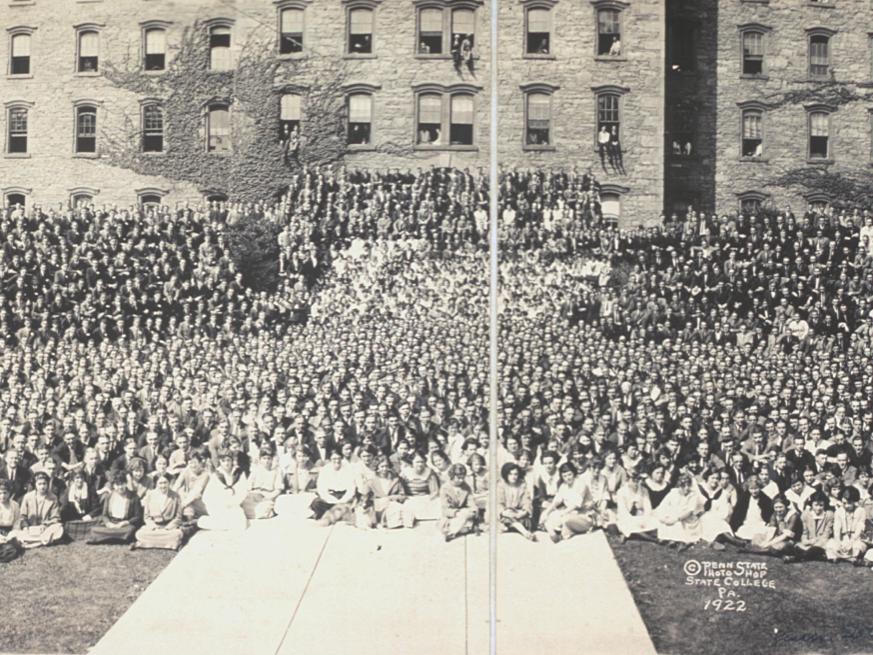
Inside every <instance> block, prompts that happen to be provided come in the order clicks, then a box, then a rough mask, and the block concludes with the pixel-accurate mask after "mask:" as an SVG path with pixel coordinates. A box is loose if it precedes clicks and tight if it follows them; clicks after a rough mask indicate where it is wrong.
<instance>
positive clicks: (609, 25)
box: [597, 9, 620, 34]
mask: <svg viewBox="0 0 873 655" xmlns="http://www.w3.org/2000/svg"><path fill="white" fill-rule="evenodd" d="M597 26H598V30H599V31H600V33H601V34H619V32H620V30H619V22H618V12H617V11H615V10H614V9H601V10H600V11H598V12H597Z"/></svg>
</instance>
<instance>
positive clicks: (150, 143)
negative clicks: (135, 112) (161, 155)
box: [142, 103, 164, 152]
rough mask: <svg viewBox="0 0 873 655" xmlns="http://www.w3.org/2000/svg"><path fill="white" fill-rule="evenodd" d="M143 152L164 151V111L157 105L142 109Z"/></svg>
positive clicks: (152, 104) (149, 105) (146, 106)
mask: <svg viewBox="0 0 873 655" xmlns="http://www.w3.org/2000/svg"><path fill="white" fill-rule="evenodd" d="M142 151H143V152H163V151H164V111H163V109H161V106H160V105H159V104H157V103H151V104H148V105H145V106H144V107H143V108H142Z"/></svg>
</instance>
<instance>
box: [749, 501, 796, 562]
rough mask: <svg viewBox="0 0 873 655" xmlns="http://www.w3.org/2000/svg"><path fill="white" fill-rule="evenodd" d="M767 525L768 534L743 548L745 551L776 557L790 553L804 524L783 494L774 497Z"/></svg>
mask: <svg viewBox="0 0 873 655" xmlns="http://www.w3.org/2000/svg"><path fill="white" fill-rule="evenodd" d="M767 525H768V528H769V530H768V532H767V534H766V535H765V536H764V537H761V538H759V539H758V540H757V543H753V544H751V545H749V546H746V547H745V548H743V549H742V550H743V552H748V553H755V554H758V555H771V556H774V557H784V556H785V555H788V554H789V553H790V552H791V551H792V549H793V547H794V544H796V543H797V540H798V539H800V532H801V529H802V526H801V523H800V514H799V513H798V512H797V510H795V509H794V506H793V505H792V504H791V503H790V502H789V501H788V499H787V498H785V496H783V495H782V494H778V495H776V496H775V497H774V498H773V514H771V515H770V520H769V521H768V523H767Z"/></svg>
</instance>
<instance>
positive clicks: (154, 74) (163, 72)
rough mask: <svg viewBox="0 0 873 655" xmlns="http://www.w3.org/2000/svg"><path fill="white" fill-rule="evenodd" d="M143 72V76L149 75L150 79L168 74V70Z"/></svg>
mask: <svg viewBox="0 0 873 655" xmlns="http://www.w3.org/2000/svg"><path fill="white" fill-rule="evenodd" d="M141 72H142V74H143V75H148V76H149V77H157V76H158V75H163V74H165V73H166V72H167V69H166V68H162V69H161V70H150V71H147V70H145V69H143V70H142V71H141Z"/></svg>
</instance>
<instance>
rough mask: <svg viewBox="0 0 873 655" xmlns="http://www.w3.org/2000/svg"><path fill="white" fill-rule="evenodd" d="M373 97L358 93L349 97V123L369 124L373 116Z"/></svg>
mask: <svg viewBox="0 0 873 655" xmlns="http://www.w3.org/2000/svg"><path fill="white" fill-rule="evenodd" d="M371 100H372V99H371V97H370V96H369V95H368V94H366V93H356V94H355V95H351V96H349V122H350V123H369V122H370V115H371V107H372V102H371Z"/></svg>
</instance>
